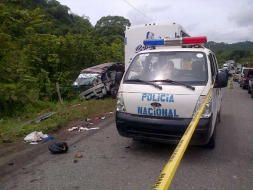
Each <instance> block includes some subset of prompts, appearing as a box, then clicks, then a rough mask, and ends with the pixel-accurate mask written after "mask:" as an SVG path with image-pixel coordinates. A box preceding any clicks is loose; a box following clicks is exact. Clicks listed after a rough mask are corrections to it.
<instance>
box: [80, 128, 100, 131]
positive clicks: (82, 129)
mask: <svg viewBox="0 0 253 190" xmlns="http://www.w3.org/2000/svg"><path fill="white" fill-rule="evenodd" d="M95 129H99V127H93V128H87V127H80V128H79V131H90V130H95Z"/></svg>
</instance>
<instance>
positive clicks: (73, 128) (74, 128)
mask: <svg viewBox="0 0 253 190" xmlns="http://www.w3.org/2000/svg"><path fill="white" fill-rule="evenodd" d="M78 129H79V127H72V128H71V129H68V131H73V130H78Z"/></svg>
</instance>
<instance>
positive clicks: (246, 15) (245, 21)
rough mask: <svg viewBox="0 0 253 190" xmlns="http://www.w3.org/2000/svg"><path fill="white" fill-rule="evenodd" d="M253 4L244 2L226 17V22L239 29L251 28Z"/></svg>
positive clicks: (252, 23) (252, 24)
mask: <svg viewBox="0 0 253 190" xmlns="http://www.w3.org/2000/svg"><path fill="white" fill-rule="evenodd" d="M252 10H253V2H246V3H245V4H244V5H243V6H241V7H240V8H238V9H237V10H236V11H234V12H233V13H231V14H230V15H229V16H228V20H229V21H232V22H235V23H236V24H237V25H238V26H240V27H252V26H253V11H252Z"/></svg>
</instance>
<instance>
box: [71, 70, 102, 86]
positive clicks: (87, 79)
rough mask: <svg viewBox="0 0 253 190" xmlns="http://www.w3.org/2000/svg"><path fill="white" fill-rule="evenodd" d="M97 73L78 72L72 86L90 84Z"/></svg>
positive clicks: (94, 80)
mask: <svg viewBox="0 0 253 190" xmlns="http://www.w3.org/2000/svg"><path fill="white" fill-rule="evenodd" d="M98 75H99V74H90V73H89V74H80V75H79V76H78V78H77V79H76V80H75V82H74V83H73V86H92V85H93V84H94V83H95V82H96V81H97V77H98Z"/></svg>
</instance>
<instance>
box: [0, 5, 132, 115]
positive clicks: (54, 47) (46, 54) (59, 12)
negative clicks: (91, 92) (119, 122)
mask: <svg viewBox="0 0 253 190" xmlns="http://www.w3.org/2000/svg"><path fill="white" fill-rule="evenodd" d="M69 12H70V9H69V8H68V7H67V6H63V5H61V4H60V3H59V2H58V1H55V0H49V1H48V0H27V1H3V4H0V23H1V25H0V48H1V49H0V73H1V75H0V118H2V117H4V116H15V115H19V114H22V113H26V112H29V111H31V110H32V109H33V108H38V107H40V106H42V107H43V105H44V103H45V102H47V101H50V102H54V101H57V94H56V90H55V83H56V82H57V81H59V83H60V85H61V86H71V83H72V81H73V80H74V79H75V78H76V77H77V76H78V74H79V72H80V70H82V69H84V68H87V67H90V66H93V65H97V64H101V63H105V62H123V60H124V30H125V27H126V26H130V22H129V21H128V20H127V19H125V18H123V17H120V16H107V17H102V18H101V19H100V20H99V21H98V22H97V24H96V26H92V25H91V23H90V21H89V18H88V17H86V16H82V17H81V16H78V15H75V14H73V13H69ZM71 93H72V92H68V91H67V92H66V93H65V94H64V93H63V94H62V95H63V98H64V99H65V100H71V99H73V98H76V97H77V96H76V94H74V95H73V93H72V94H71Z"/></svg>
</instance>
